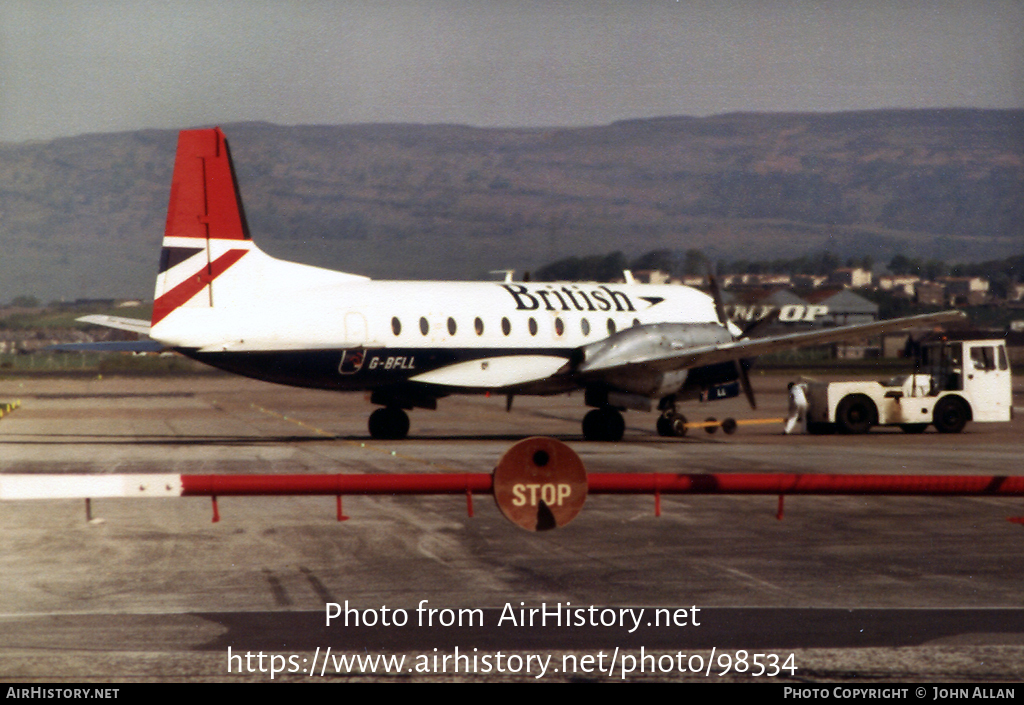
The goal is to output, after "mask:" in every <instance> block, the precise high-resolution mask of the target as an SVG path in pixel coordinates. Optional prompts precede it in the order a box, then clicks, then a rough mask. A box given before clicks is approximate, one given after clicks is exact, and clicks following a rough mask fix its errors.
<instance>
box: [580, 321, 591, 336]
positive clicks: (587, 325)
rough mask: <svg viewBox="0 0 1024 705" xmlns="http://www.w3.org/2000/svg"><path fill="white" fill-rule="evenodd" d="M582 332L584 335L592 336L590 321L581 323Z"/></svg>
mask: <svg viewBox="0 0 1024 705" xmlns="http://www.w3.org/2000/svg"><path fill="white" fill-rule="evenodd" d="M580 330H581V331H583V335H590V321H588V320H587V319H586V318H584V319H583V320H581V321H580Z"/></svg>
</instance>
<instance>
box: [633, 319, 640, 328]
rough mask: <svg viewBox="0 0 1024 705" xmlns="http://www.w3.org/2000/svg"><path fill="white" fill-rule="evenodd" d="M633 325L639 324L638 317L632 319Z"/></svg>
mask: <svg viewBox="0 0 1024 705" xmlns="http://www.w3.org/2000/svg"><path fill="white" fill-rule="evenodd" d="M633 325H634V326H638V325H640V319H639V318H634V319H633Z"/></svg>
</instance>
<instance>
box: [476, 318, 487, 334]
mask: <svg viewBox="0 0 1024 705" xmlns="http://www.w3.org/2000/svg"><path fill="white" fill-rule="evenodd" d="M473 326H474V327H475V328H476V334H477V335H483V334H484V322H483V321H482V320H481V319H480V318H477V319H476V320H475V321H473Z"/></svg>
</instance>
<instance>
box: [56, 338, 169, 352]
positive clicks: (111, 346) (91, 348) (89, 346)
mask: <svg viewBox="0 0 1024 705" xmlns="http://www.w3.org/2000/svg"><path fill="white" fill-rule="evenodd" d="M166 348H167V346H165V345H164V344H163V343H158V342H157V341H155V340H106V341H103V342H99V343H61V344H60V345H48V346H47V347H45V348H43V349H44V350H45V351H46V352H160V351H161V350H166Z"/></svg>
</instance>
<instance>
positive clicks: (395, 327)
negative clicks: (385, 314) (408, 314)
mask: <svg viewBox="0 0 1024 705" xmlns="http://www.w3.org/2000/svg"><path fill="white" fill-rule="evenodd" d="M391 332H392V333H394V334H395V335H401V333H402V322H401V321H400V320H398V316H395V317H394V318H392V319H391Z"/></svg>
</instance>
